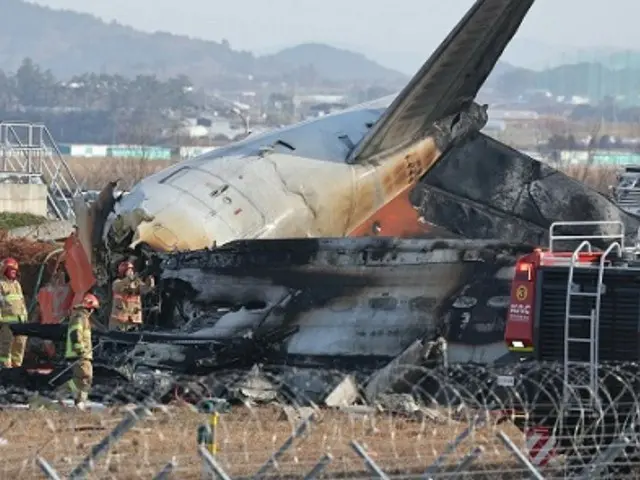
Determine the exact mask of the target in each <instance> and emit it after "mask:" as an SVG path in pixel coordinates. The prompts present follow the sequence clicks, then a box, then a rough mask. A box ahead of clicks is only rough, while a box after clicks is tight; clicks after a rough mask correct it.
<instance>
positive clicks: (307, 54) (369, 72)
mask: <svg viewBox="0 0 640 480" xmlns="http://www.w3.org/2000/svg"><path fill="white" fill-rule="evenodd" d="M262 58H263V60H265V61H272V62H274V63H275V64H278V65H284V66H286V67H288V68H292V69H299V68H304V67H307V66H309V65H311V66H313V68H314V69H315V70H316V72H317V73H318V74H319V75H320V76H321V77H325V78H331V79H335V80H339V81H349V80H352V79H369V78H377V79H380V80H383V81H386V82H406V81H407V80H408V77H407V76H406V75H404V74H402V73H399V72H397V71H395V70H392V69H390V68H386V67H383V66H382V65H379V64H378V63H376V62H374V61H372V60H369V59H368V58H367V57H365V56H364V55H362V54H361V53H355V52H351V51H349V50H342V49H339V48H334V47H331V46H329V45H325V44H321V43H304V44H302V45H297V46H295V47H291V48H286V49H284V50H281V51H280V52H278V53H276V54H275V55H269V56H265V57H262Z"/></svg>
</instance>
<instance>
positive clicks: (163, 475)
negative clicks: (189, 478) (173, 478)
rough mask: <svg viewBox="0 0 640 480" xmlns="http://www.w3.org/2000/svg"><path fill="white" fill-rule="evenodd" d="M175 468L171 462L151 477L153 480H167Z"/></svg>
mask: <svg viewBox="0 0 640 480" xmlns="http://www.w3.org/2000/svg"><path fill="white" fill-rule="evenodd" d="M175 466H176V464H175V462H174V461H173V460H172V461H170V462H169V463H167V464H166V465H165V466H164V467H162V470H160V471H159V472H158V474H157V475H156V476H155V477H153V480H166V479H167V478H169V475H171V474H172V473H173V469H174V468H175Z"/></svg>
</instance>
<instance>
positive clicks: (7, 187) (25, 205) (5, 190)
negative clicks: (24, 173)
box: [0, 183, 47, 217]
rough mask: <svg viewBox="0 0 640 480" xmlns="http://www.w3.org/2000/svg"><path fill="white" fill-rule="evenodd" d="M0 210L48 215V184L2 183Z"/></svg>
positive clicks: (0, 188)
mask: <svg viewBox="0 0 640 480" xmlns="http://www.w3.org/2000/svg"><path fill="white" fill-rule="evenodd" d="M0 212H12V213H32V214H34V215H41V216H43V217H46V216H47V186H46V185H36V184H15V183H0Z"/></svg>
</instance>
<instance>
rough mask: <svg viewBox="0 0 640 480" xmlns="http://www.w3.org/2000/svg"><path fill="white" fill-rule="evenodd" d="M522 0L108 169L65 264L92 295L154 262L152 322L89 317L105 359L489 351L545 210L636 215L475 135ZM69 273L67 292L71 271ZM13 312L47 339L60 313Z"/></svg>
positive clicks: (502, 356) (318, 360) (25, 329)
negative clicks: (135, 171)
mask: <svg viewBox="0 0 640 480" xmlns="http://www.w3.org/2000/svg"><path fill="white" fill-rule="evenodd" d="M532 3H533V1H532V0H478V1H477V2H476V3H475V4H474V5H473V6H472V8H471V9H470V10H469V12H468V13H467V14H466V15H465V17H464V18H463V19H462V20H461V21H460V22H459V24H458V25H457V26H456V27H455V28H454V30H453V31H452V32H451V34H450V35H449V36H448V37H447V38H446V39H445V41H444V42H443V43H442V45H440V47H438V49H437V50H436V51H435V52H434V53H433V55H432V56H431V57H430V59H429V60H428V61H427V62H426V63H425V65H424V66H423V67H422V68H421V69H420V71H419V72H418V73H417V74H416V75H415V76H414V78H413V79H412V80H411V81H410V82H409V84H408V85H407V86H406V87H405V89H403V90H402V91H401V92H400V93H399V94H398V95H397V96H392V97H387V98H383V99H380V100H377V101H373V102H369V103H366V104H363V105H359V106H356V107H353V108H350V109H348V110H345V111H343V112H339V113H336V114H333V115H329V116H326V117H322V118H320V119H316V120H313V121H309V122H305V123H302V124H297V125H293V126H290V127H286V128H284V129H281V130H277V131H273V132H268V133H266V134H264V135H259V136H250V137H248V138H246V139H245V140H243V141H240V142H237V143H234V144H232V145H229V146H227V147H223V148H219V149H217V150H215V151H213V152H210V153H207V154H204V155H202V156H199V157H196V158H193V159H190V160H187V161H184V162H181V163H179V164H177V165H175V166H172V167H170V168H168V169H166V170H164V171H162V172H159V173H157V174H154V175H151V176H150V177H147V178H145V179H144V180H142V181H141V182H140V183H139V184H138V185H136V186H135V187H134V188H133V189H132V190H131V191H130V192H129V194H127V195H126V196H122V197H119V198H114V196H113V190H114V188H115V183H114V184H110V185H109V186H108V187H107V188H106V189H105V191H104V192H103V194H101V196H100V198H99V200H98V201H97V202H96V203H95V204H94V205H92V207H91V208H90V210H89V211H88V212H86V213H87V214H86V215H83V214H82V212H81V210H82V208H79V209H78V216H77V218H78V227H79V235H80V240H81V241H82V243H83V245H84V247H85V250H86V253H87V256H88V257H89V258H90V261H91V263H92V264H93V267H94V272H85V274H83V275H81V276H82V277H83V279H85V280H86V279H87V278H89V277H91V278H92V279H93V278H94V277H93V275H94V273H95V275H96V277H97V278H98V285H97V287H94V292H95V293H97V294H98V295H99V296H100V297H101V300H102V302H103V303H104V304H106V305H108V303H109V298H110V292H109V288H110V287H109V285H110V282H111V281H112V280H113V278H112V275H113V272H114V271H115V266H116V265H117V264H118V262H119V261H121V260H122V259H125V258H126V259H129V260H131V261H134V262H135V263H136V266H137V268H138V270H139V271H144V272H145V273H155V274H156V275H157V276H158V278H159V279H160V282H159V286H158V291H157V293H156V294H155V296H151V297H148V298H146V299H145V304H146V305H147V306H148V307H150V308H151V309H152V310H150V311H149V313H148V314H147V319H148V320H147V324H148V325H147V326H146V328H148V329H150V330H151V329H155V330H153V331H145V332H142V334H135V333H113V332H112V333H100V332H96V335H95V337H96V339H100V341H102V342H103V343H104V344H106V343H111V344H113V346H112V347H108V346H106V345H105V347H104V349H105V350H106V351H107V352H108V353H103V358H104V359H105V362H106V363H108V364H115V363H117V359H118V355H119V354H118V352H122V356H121V361H123V362H125V363H126V362H129V363H131V362H133V364H137V365H140V366H142V365H146V366H151V367H154V368H164V369H168V370H171V371H176V372H182V373H185V374H187V373H189V374H203V373H206V372H210V371H216V370H220V369H221V368H224V367H225V366H228V368H239V367H242V366H244V367H246V366H248V365H249V364H253V363H255V362H256V361H262V362H263V363H264V362H265V361H266V362H267V363H269V362H271V363H272V364H277V363H278V362H279V363H280V364H284V363H287V362H289V363H293V364H296V365H303V364H306V365H315V366H324V367H325V368H326V367H329V366H331V365H334V364H335V363H336V362H337V363H340V361H343V362H346V363H348V364H350V365H356V364H357V365H365V364H367V363H368V364H370V365H371V364H375V363H376V362H377V363H378V365H379V364H380V363H382V364H384V363H385V362H389V361H390V359H392V358H394V357H395V356H397V355H400V357H402V352H403V351H405V349H408V348H410V347H411V346H412V344H414V342H416V341H423V340H424V341H425V342H427V343H428V341H429V340H435V339H437V338H439V337H440V338H444V339H445V340H446V342H447V344H448V348H447V358H448V359H449V360H450V361H453V362H480V363H486V362H497V361H506V360H507V359H508V358H509V356H508V355H507V350H506V348H505V347H504V345H503V331H502V329H503V328H504V322H505V309H506V307H507V299H508V297H509V282H510V279H511V275H512V272H513V265H514V264H515V258H516V256H517V255H518V254H520V253H527V251H530V249H531V248H533V246H537V245H544V244H545V243H546V240H547V232H548V229H549V225H550V224H551V223H553V222H555V221H562V220H581V221H590V220H594V221H597V220H620V221H623V222H624V223H625V225H626V226H627V231H628V232H635V231H636V230H637V229H638V226H640V222H639V221H638V219H637V218H636V217H633V216H630V215H628V214H626V213H624V212H622V211H621V210H620V209H619V208H617V207H616V206H615V205H614V204H613V203H612V202H611V201H610V200H608V199H607V198H605V197H604V196H602V195H601V194H599V193H597V192H595V191H593V190H591V189H590V188H588V187H587V186H585V185H583V184H581V183H580V182H578V181H575V180H573V179H570V178H569V177H567V176H566V175H564V174H562V173H561V172H558V171H557V170H554V169H553V168H551V167H549V166H547V165H544V164H542V163H540V162H538V161H536V160H534V159H532V158H530V157H528V156H526V155H523V154H522V153H520V152H517V151H516V150H513V149H511V148H509V147H507V146H505V145H503V144H501V143H499V142H497V141H495V140H493V139H491V138H489V137H487V136H485V135H483V134H481V133H480V130H481V129H482V128H483V127H484V125H485V123H486V121H487V108H486V106H480V105H478V104H477V103H475V102H474V99H475V97H476V95H477V93H478V90H479V89H480V87H481V86H482V84H483V83H484V81H485V79H486V78H487V76H488V75H489V73H490V72H491V70H492V69H493V67H494V65H495V63H496V62H497V60H498V58H499V57H500V55H501V54H502V52H503V50H504V48H505V47H506V45H507V44H508V43H509V41H510V40H511V38H512V36H513V35H514V34H515V32H516V30H517V29H518V27H519V25H520V23H521V22H522V20H523V18H524V17H525V15H526V14H527V12H528V10H529V8H530V7H531V5H532ZM79 206H80V207H82V205H79ZM601 233H606V232H601ZM345 237H352V238H345ZM353 237H369V238H364V239H363V238H359V239H358V238H353ZM376 237H378V238H376ZM388 237H402V238H396V239H390V238H388ZM285 238H286V239H287V240H278V239H285ZM465 239H473V240H465ZM496 242H497V243H496ZM500 242H510V243H511V242H514V243H516V244H522V246H517V245H513V244H511V245H501V244H500ZM212 247H217V248H212ZM527 249H529V250H527ZM92 281H93V280H92ZM71 283H72V284H73V283H74V278H71ZM89 283H90V282H89ZM75 284H76V285H82V286H81V287H77V288H75V287H74V288H73V290H74V291H73V293H74V294H76V295H78V294H82V293H84V292H85V291H86V289H85V287H86V285H88V282H87V281H82V282H81V281H76V282H75ZM90 286H91V285H90ZM90 286H89V287H90ZM89 287H86V288H89ZM78 288H79V290H78ZM14 328H15V329H16V331H18V330H20V331H21V332H22V333H29V334H30V335H32V336H41V337H45V336H49V337H50V338H52V339H56V338H61V337H60V335H59V333H55V332H56V329H58V330H60V329H61V328H63V327H60V326H56V325H22V326H15V327H14ZM47 332H49V333H47ZM105 339H108V340H109V341H108V342H104V340H105ZM456 346H459V348H456ZM96 355H97V356H98V355H100V354H99V353H96ZM356 360H357V361H356ZM243 362H244V365H243Z"/></svg>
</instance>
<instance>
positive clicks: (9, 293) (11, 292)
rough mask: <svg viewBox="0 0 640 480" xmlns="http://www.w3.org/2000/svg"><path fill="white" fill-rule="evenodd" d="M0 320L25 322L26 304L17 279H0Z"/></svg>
mask: <svg viewBox="0 0 640 480" xmlns="http://www.w3.org/2000/svg"><path fill="white" fill-rule="evenodd" d="M0 320H1V321H3V322H26V321H27V306H26V304H25V302H24V295H23V294H22V287H21V286H20V282H19V281H18V280H9V279H8V278H7V277H2V279H0Z"/></svg>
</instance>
